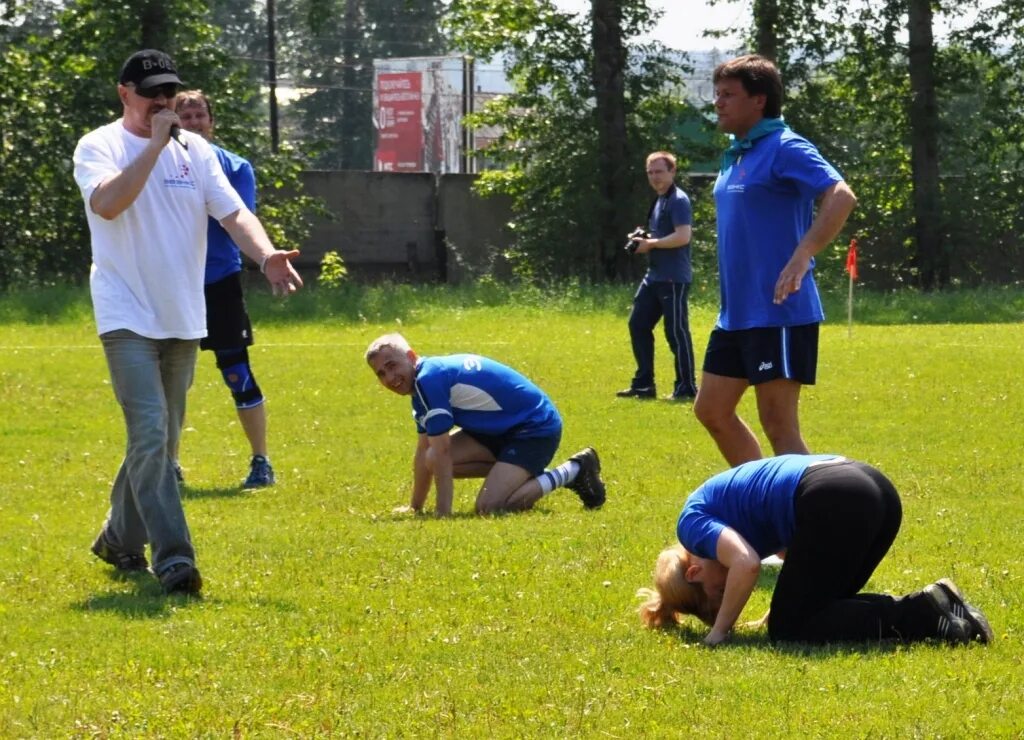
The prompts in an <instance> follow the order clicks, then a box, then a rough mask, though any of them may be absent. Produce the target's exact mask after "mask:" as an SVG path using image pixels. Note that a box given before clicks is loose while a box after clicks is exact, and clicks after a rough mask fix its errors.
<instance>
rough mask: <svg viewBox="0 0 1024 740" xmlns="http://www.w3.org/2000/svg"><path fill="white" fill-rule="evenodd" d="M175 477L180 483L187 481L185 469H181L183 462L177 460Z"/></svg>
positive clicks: (175, 462)
mask: <svg viewBox="0 0 1024 740" xmlns="http://www.w3.org/2000/svg"><path fill="white" fill-rule="evenodd" d="M174 477H175V478H176V479H177V481H178V483H184V482H185V471H184V470H182V469H181V464H180V463H179V462H178V461H177V460H175V461H174Z"/></svg>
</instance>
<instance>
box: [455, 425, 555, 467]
mask: <svg viewBox="0 0 1024 740" xmlns="http://www.w3.org/2000/svg"><path fill="white" fill-rule="evenodd" d="M462 432H463V433H464V434H467V435H469V436H470V437H472V438H473V439H475V440H476V441H477V442H479V443H480V444H482V445H483V446H484V447H486V448H487V449H488V450H490V451H491V454H492V455H494V459H495V460H496V461H498V462H503V463H509V464H510V465H517V466H519V467H520V468H522V469H523V470H525V471H527V472H528V473H529V474H530V475H533V476H538V475H540V474H541V473H543V472H544V470H545V469H546V468H547V466H548V463H550V462H551V461H552V459H554V457H555V453H556V452H557V451H558V445H560V444H561V442H562V433H561V432H559V433H558V434H553V435H551V436H550V437H514V436H512V435H511V434H507V435H506V434H503V435H493V434H478V433H476V432H470V431H468V430H466V429H463V430H462Z"/></svg>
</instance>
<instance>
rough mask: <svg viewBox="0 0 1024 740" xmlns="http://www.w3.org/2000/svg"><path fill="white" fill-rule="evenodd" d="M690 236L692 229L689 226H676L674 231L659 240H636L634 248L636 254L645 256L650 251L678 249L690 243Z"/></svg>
mask: <svg viewBox="0 0 1024 740" xmlns="http://www.w3.org/2000/svg"><path fill="white" fill-rule="evenodd" d="M692 235H693V227H692V226H690V224H683V225H680V226H677V227H676V228H675V231H673V232H672V233H671V234H669V235H668V236H663V237H661V238H659V239H638V240H637V241H638V243H639V246H638V247H637V248H636V253H637V254H645V253H647V252H650V251H651V250H652V249H678V248H679V247H685V246H686V245H687V244H689V243H690V238H691V236H692Z"/></svg>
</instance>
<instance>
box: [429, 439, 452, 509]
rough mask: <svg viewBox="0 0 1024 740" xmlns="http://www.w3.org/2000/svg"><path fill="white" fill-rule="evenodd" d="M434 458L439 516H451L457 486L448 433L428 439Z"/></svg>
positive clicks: (450, 440)
mask: <svg viewBox="0 0 1024 740" xmlns="http://www.w3.org/2000/svg"><path fill="white" fill-rule="evenodd" d="M428 439H429V441H430V452H431V456H432V457H433V473H434V489H435V490H436V491H437V510H436V514H437V516H451V513H452V499H453V498H454V497H455V484H454V475H453V472H452V470H453V467H454V466H453V464H452V438H451V436H449V434H448V433H447V432H445V433H444V434H438V435H436V436H433V437H428Z"/></svg>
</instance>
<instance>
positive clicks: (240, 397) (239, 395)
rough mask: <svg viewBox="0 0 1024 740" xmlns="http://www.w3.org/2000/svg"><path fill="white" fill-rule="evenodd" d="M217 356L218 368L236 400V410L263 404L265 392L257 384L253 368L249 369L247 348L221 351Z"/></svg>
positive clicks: (218, 351) (217, 352)
mask: <svg viewBox="0 0 1024 740" xmlns="http://www.w3.org/2000/svg"><path fill="white" fill-rule="evenodd" d="M215 354H216V355H217V368H218V369H219V370H220V373H221V375H223V376H224V382H225V383H226V384H227V386H228V388H229V389H231V396H232V397H233V398H234V399H235V408H239V409H250V408H252V407H253V406H259V405H260V404H261V403H263V391H261V390H260V387H259V385H257V384H256V378H255V377H254V376H253V374H252V368H251V367H249V350H248V349H246V348H245V347H241V348H239V349H224V350H221V349H219V350H216V352H215Z"/></svg>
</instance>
